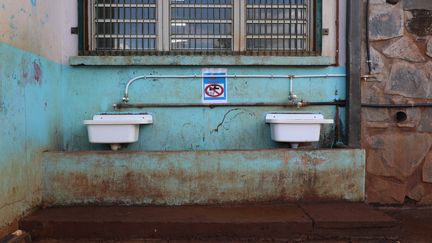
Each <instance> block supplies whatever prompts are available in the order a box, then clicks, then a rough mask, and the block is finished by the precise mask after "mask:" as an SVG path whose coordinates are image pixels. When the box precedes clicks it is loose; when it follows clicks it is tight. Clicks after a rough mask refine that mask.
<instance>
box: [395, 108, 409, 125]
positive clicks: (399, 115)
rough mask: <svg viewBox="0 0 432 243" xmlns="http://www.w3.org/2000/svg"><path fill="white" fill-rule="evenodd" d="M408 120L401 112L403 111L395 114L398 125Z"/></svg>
mask: <svg viewBox="0 0 432 243" xmlns="http://www.w3.org/2000/svg"><path fill="white" fill-rule="evenodd" d="M407 119H408V116H407V114H406V113H405V112H403V111H398V112H397V113H396V121H397V122H398V123H399V122H404V121H406V120H407Z"/></svg>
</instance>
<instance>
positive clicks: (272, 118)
mask: <svg viewBox="0 0 432 243" xmlns="http://www.w3.org/2000/svg"><path fill="white" fill-rule="evenodd" d="M266 123H269V124H270V129H271V138H272V139H273V140H274V141H276V142H286V143H290V144H291V147H293V148H297V147H298V144H299V143H303V142H317V141H319V137H320V131H321V124H332V123H333V120H332V119H324V116H323V115H322V114H319V113H270V114H267V116H266Z"/></svg>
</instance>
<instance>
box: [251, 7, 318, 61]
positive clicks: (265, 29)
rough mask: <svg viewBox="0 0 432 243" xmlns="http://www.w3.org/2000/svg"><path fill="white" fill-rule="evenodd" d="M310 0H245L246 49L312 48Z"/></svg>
mask: <svg viewBox="0 0 432 243" xmlns="http://www.w3.org/2000/svg"><path fill="white" fill-rule="evenodd" d="M313 7H314V4H313V0H247V5H246V9H247V10H246V49H247V50H248V51H258V52H259V51H274V52H280V51H282V52H292V53H296V52H300V53H304V52H310V51H312V50H313V46H312V43H313V42H312V38H313V32H312V31H313V21H312V20H313V15H312V13H313Z"/></svg>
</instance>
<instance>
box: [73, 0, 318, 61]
mask: <svg viewBox="0 0 432 243" xmlns="http://www.w3.org/2000/svg"><path fill="white" fill-rule="evenodd" d="M321 1H322V0H81V1H80V2H81V5H82V6H81V7H82V10H83V11H81V13H82V17H83V19H84V20H83V21H81V24H82V26H81V28H80V30H84V31H82V32H81V36H82V38H81V41H82V42H81V48H80V50H81V51H82V52H81V53H82V54H84V55H88V54H90V55H91V54H93V55H99V54H115V55H126V54H128V53H133V54H134V55H139V54H149V53H153V52H154V53H168V54H169V53H178V52H182V53H189V54H198V53H199V54H207V53H208V54H210V53H214V54H218V53H219V54H220V53H225V54H226V53H231V54H245V55H246V54H252V53H258V54H270V55H272V54H277V55H279V54H282V55H318V54H320V46H321V43H320V41H321V39H320V36H319V34H320V33H321V31H320V28H321V27H320V24H321V23H320V19H321V17H320V16H321V13H320V11H321Z"/></svg>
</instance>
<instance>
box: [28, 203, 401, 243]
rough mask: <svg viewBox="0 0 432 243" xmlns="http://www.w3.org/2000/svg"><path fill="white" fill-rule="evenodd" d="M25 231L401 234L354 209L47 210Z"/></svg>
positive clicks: (78, 235)
mask: <svg viewBox="0 0 432 243" xmlns="http://www.w3.org/2000/svg"><path fill="white" fill-rule="evenodd" d="M19 226H20V228H21V229H23V230H26V231H28V232H30V234H31V235H32V238H33V239H36V240H43V239H57V240H58V239H60V240H67V239H69V240H70V239H87V240H99V241H100V240H118V241H120V240H122V241H124V242H127V240H133V239H156V240H160V241H155V242H163V240H170V239H171V240H176V241H181V240H188V241H189V240H198V241H204V240H207V241H209V242H211V240H212V239H213V240H215V239H219V240H217V241H220V240H222V241H227V242H230V241H232V242H236V240H241V241H238V242H243V240H246V241H249V240H252V241H256V240H257V239H263V240H265V239H272V240H275V239H283V240H306V239H335V238H337V239H351V238H364V239H389V238H392V239H395V238H397V233H398V223H397V221H396V220H394V219H392V218H390V217H389V216H387V215H385V214H384V213H382V212H379V211H376V210H373V209H371V208H369V207H368V206H366V205H364V204H353V203H331V204H277V205H276V204H269V205H242V206H181V207H65V208H47V209H43V210H40V211H37V212H35V213H33V214H32V215H30V216H28V217H26V218H24V219H22V220H21V221H20V222H19ZM81 241H83V240H81ZM150 242H151V241H150Z"/></svg>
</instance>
